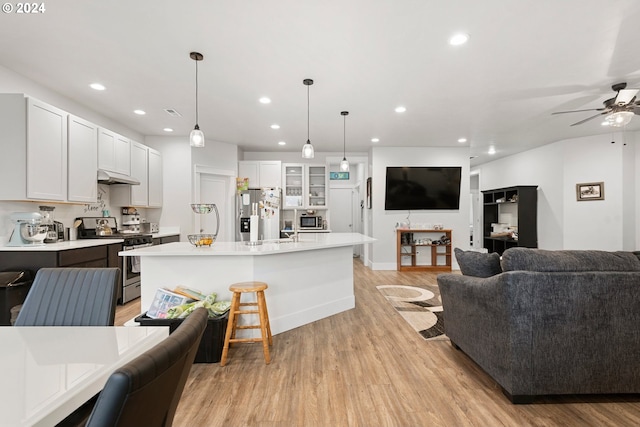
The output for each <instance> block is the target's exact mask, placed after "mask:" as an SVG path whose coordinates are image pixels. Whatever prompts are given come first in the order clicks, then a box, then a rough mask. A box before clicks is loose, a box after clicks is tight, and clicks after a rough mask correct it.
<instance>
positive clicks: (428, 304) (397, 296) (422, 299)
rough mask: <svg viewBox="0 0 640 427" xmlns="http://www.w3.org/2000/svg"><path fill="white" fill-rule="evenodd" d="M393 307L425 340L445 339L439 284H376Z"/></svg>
mask: <svg viewBox="0 0 640 427" xmlns="http://www.w3.org/2000/svg"><path fill="white" fill-rule="evenodd" d="M376 287H377V288H378V290H379V291H380V292H381V293H382V295H384V297H385V298H386V299H387V301H389V302H390V303H391V305H392V306H393V308H395V309H396V311H397V312H398V313H399V314H400V315H401V316H402V318H403V319H404V320H406V321H407V323H408V324H409V325H411V327H412V328H413V329H415V330H416V332H418V334H420V336H421V337H422V338H424V339H425V340H445V339H448V338H447V337H446V335H445V334H444V323H443V321H442V301H441V300H440V291H439V290H438V287H437V286H429V285H421V286H420V287H418V286H407V285H383V286H376Z"/></svg>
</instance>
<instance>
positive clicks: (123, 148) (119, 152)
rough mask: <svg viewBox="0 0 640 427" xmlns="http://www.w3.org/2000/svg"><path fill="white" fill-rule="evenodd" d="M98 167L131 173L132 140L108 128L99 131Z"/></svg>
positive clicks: (125, 173)
mask: <svg viewBox="0 0 640 427" xmlns="http://www.w3.org/2000/svg"><path fill="white" fill-rule="evenodd" d="M98 167H99V168H100V169H104V170H108V171H111V172H117V173H121V174H123V175H127V176H130V175H131V141H130V140H129V139H127V138H125V137H124V136H122V135H118V134H117V133H115V132H112V131H110V130H108V129H104V128H100V129H99V131H98Z"/></svg>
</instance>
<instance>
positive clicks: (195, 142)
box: [189, 52, 204, 148]
mask: <svg viewBox="0 0 640 427" xmlns="http://www.w3.org/2000/svg"><path fill="white" fill-rule="evenodd" d="M189 57H190V58H191V59H193V60H194V61H195V62H196V125H195V126H194V128H193V130H192V131H191V133H190V134H189V145H191V146H192V147H197V148H201V147H204V132H202V131H201V130H200V126H198V62H199V61H202V60H203V59H204V56H203V55H202V54H201V53H198V52H191V53H190V54H189Z"/></svg>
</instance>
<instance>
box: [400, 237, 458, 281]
mask: <svg viewBox="0 0 640 427" xmlns="http://www.w3.org/2000/svg"><path fill="white" fill-rule="evenodd" d="M396 234H397V249H398V271H451V230H427V229H414V228H398V229H397V230H396ZM416 235H417V236H416ZM443 237H446V239H447V241H448V243H446V244H429V243H426V242H427V239H431V241H438V240H441V239H442V238H443ZM423 242H424V243H423ZM427 248H430V249H429V250H427Z"/></svg>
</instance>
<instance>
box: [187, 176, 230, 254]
mask: <svg viewBox="0 0 640 427" xmlns="http://www.w3.org/2000/svg"><path fill="white" fill-rule="evenodd" d="M234 176H235V173H234V172H233V171H220V170H214V169H209V168H206V167H202V166H196V179H195V182H196V188H195V197H194V199H195V200H196V203H214V204H215V205H216V207H217V208H218V214H219V215H220V229H219V230H218V237H217V240H218V241H221V242H233V241H234V235H235V233H234V230H235V228H234V227H235V220H234V212H233V211H234V204H233V201H234V189H235V178H234ZM193 215H194V216H195V222H194V230H195V232H196V233H215V231H216V227H217V224H216V216H215V214H214V213H211V214H208V215H200V214H195V213H194V214H193Z"/></svg>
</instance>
